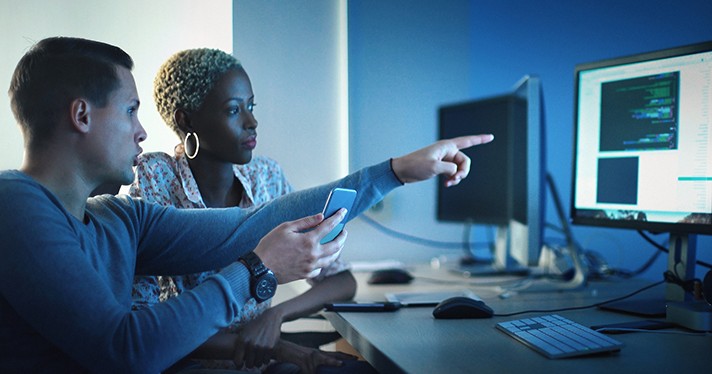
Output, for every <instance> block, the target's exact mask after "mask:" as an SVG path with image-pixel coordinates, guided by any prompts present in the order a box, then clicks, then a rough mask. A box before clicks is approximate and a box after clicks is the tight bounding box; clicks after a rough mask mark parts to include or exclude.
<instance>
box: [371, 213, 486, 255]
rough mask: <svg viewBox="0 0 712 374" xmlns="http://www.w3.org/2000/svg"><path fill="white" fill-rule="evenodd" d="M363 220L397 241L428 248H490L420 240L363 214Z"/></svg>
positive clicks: (463, 243) (468, 243)
mask: <svg viewBox="0 0 712 374" xmlns="http://www.w3.org/2000/svg"><path fill="white" fill-rule="evenodd" d="M358 218H360V219H361V220H363V221H364V222H366V223H368V224H369V225H371V226H372V227H374V228H375V229H377V230H379V231H381V232H382V233H384V234H386V235H388V236H391V237H394V238H396V239H401V240H405V241H408V242H412V243H416V244H421V245H424V246H428V247H435V248H450V249H454V248H457V249H462V248H463V247H465V248H468V247H469V248H472V247H475V246H487V247H488V248H489V245H490V243H482V242H467V243H465V242H446V241H439V240H432V239H425V238H420V237H417V236H414V235H410V234H405V233H402V232H399V231H396V230H393V229H391V228H388V227H386V226H384V225H383V224H381V223H380V222H378V221H376V220H375V219H373V218H371V217H369V216H368V215H367V214H361V215H359V216H358Z"/></svg>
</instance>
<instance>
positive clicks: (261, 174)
mask: <svg viewBox="0 0 712 374" xmlns="http://www.w3.org/2000/svg"><path fill="white" fill-rule="evenodd" d="M233 172H234V174H235V178H237V179H238V180H239V181H240V183H242V186H243V188H244V193H243V194H242V201H241V202H240V205H239V206H240V207H241V208H248V207H251V206H253V205H259V204H262V203H265V202H267V201H269V200H271V199H274V198H276V197H279V196H281V195H284V194H287V193H289V192H291V191H292V190H293V189H292V186H291V185H290V184H289V182H288V181H287V178H286V177H285V175H284V172H283V170H282V168H281V167H280V166H279V164H277V162H276V161H274V160H272V159H270V158H267V157H260V156H257V157H254V158H253V159H252V161H251V162H250V163H248V164H246V165H234V166H233ZM135 173H136V178H135V180H134V182H133V183H132V184H131V185H130V186H129V187H128V193H129V194H130V195H131V196H134V197H140V198H143V199H145V200H147V201H151V202H155V203H158V204H160V205H163V206H169V205H172V206H175V207H177V208H188V209H191V208H192V209H197V208H206V205H205V203H204V202H203V199H202V197H201V195H200V191H199V190H198V184H197V182H196V181H195V178H194V177H193V173H192V171H191V170H190V166H189V165H188V160H187V158H186V156H185V151H184V149H183V145H182V144H179V145H177V146H176V147H175V156H174V157H172V156H170V155H168V154H166V153H163V152H151V153H145V154H143V155H141V156H140V158H139V162H138V165H137V166H136V171H135ZM122 192H126V191H125V189H123V190H122ZM348 268H349V266H348V264H346V263H344V262H341V261H340V260H338V259H337V260H336V261H334V262H333V263H332V264H331V265H330V266H329V267H328V268H324V269H323V270H322V271H321V273H320V274H319V275H318V276H317V278H314V279H310V280H309V281H310V282H314V281H319V280H321V279H323V278H324V277H328V276H330V275H334V274H337V273H340V272H342V271H345V270H347V269H348ZM216 271H217V270H216ZM214 273H215V271H208V272H204V273H198V274H190V275H181V276H170V277H169V276H140V277H136V278H135V279H134V285H133V290H132V297H133V308H134V309H140V308H143V307H148V306H151V305H153V304H156V303H158V302H162V301H165V300H167V299H169V298H171V297H173V296H176V295H178V294H180V293H182V292H183V291H186V290H189V289H191V288H193V287H195V286H197V285H199V284H200V283H202V282H203V281H204V280H205V279H206V278H207V277H209V276H210V275H212V274H214ZM269 305H270V301H269V300H268V301H265V302H264V303H261V304H258V303H257V302H256V301H255V300H254V299H252V298H251V299H250V300H248V301H247V303H245V306H244V308H243V309H242V311H241V312H240V314H239V316H238V317H237V319H236V320H235V321H234V322H233V325H232V326H231V328H230V329H231V330H235V329H237V328H239V325H240V324H242V323H244V322H246V321H249V320H252V319H254V318H255V317H256V316H257V315H259V314H260V313H261V312H262V311H264V310H265V309H266V308H268V307H269Z"/></svg>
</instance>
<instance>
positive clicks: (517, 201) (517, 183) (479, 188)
mask: <svg viewBox="0 0 712 374" xmlns="http://www.w3.org/2000/svg"><path fill="white" fill-rule="evenodd" d="M543 104H544V103H543V96H542V88H541V81H540V79H539V78H538V77H535V76H526V77H524V78H522V79H521V80H520V81H519V82H517V84H516V85H515V87H514V88H513V90H512V91H511V92H509V93H506V94H504V95H498V96H493V97H487V98H483V99H478V100H472V101H468V102H463V103H458V104H452V105H446V106H442V107H440V108H439V112H438V116H439V132H440V134H439V135H440V139H445V138H451V137H456V136H461V135H469V134H480V133H491V134H493V135H494V139H495V140H494V141H493V142H492V143H489V144H487V145H483V146H480V147H475V148H470V149H468V150H465V151H464V152H465V154H467V155H468V156H469V157H470V159H471V160H472V165H471V170H470V175H469V176H468V178H466V179H464V180H463V181H462V182H461V183H460V184H459V185H458V186H455V187H451V188H445V187H444V186H443V184H442V183H440V184H438V191H437V219H438V220H439V221H445V222H461V223H465V224H484V225H494V226H495V227H496V230H497V234H496V238H495V245H494V246H495V248H494V254H493V262H492V264H491V265H489V266H485V267H484V269H483V267H482V266H478V268H477V269H468V268H467V267H463V268H462V269H461V270H462V271H465V272H470V273H485V274H487V273H494V274H497V273H519V272H522V271H523V270H526V268H527V267H530V266H536V265H537V264H538V260H539V254H540V252H541V249H542V246H543V244H544V217H545V215H544V210H545V206H546V204H545V196H546V190H545V181H546V166H545V165H546V162H545V155H546V144H545V138H544V135H545V126H544V105H543ZM488 269H489V271H488Z"/></svg>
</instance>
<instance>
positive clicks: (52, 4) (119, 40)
mask: <svg viewBox="0 0 712 374" xmlns="http://www.w3.org/2000/svg"><path fill="white" fill-rule="evenodd" d="M49 36H76V37H83V38H88V39H95V40H99V41H103V42H107V43H110V44H114V45H117V46H119V47H121V48H122V49H124V50H125V51H126V52H127V53H128V54H129V55H131V57H133V59H134V64H135V68H134V71H133V72H134V76H135V78H136V85H137V86H138V91H139V97H140V99H141V108H140V110H139V118H140V120H141V122H142V124H143V125H144V127H145V128H146V131H147V133H148V139H147V140H146V141H145V142H144V143H143V148H144V150H145V151H154V150H162V151H167V152H169V153H172V151H173V146H174V145H175V144H177V143H178V138H177V137H176V135H175V134H173V133H172V132H171V131H170V130H168V127H167V126H166V125H165V124H164V123H163V120H161V117H160V116H159V115H158V112H157V111H156V109H155V105H154V103H153V97H152V86H153V78H154V76H155V74H156V72H157V71H158V67H159V66H160V65H161V63H163V61H165V60H166V59H167V58H168V57H169V56H170V55H171V54H173V53H175V52H178V51H179V50H182V49H186V48H197V47H212V48H220V49H223V50H225V51H227V52H231V51H232V1H230V0H211V1H199V0H151V1H141V0H121V1H112V0H67V1H46V0H23V1H14V0H0V50H2V55H1V56H2V57H1V58H2V59H1V60H0V88H2V90H1V91H2V92H3V93H2V95H0V127H1V128H2V132H0V133H1V134H2V136H0V170H2V169H9V168H17V167H19V166H20V165H21V163H22V149H23V148H22V135H21V133H20V130H19V128H18V127H17V125H16V123H15V119H14V117H13V116H12V111H11V110H10V104H9V98H8V96H7V94H6V92H7V88H8V87H9V85H10V78H11V76H12V72H13V71H14V69H15V66H16V64H17V62H18V61H19V59H20V58H21V57H22V55H23V54H24V52H25V51H26V50H27V49H28V48H29V47H30V46H32V44H34V42H36V41H39V40H41V39H43V38H45V37H49Z"/></svg>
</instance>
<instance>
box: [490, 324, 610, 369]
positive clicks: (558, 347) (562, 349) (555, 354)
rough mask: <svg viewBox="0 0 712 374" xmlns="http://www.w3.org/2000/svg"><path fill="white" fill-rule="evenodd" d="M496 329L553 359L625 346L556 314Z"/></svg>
mask: <svg viewBox="0 0 712 374" xmlns="http://www.w3.org/2000/svg"><path fill="white" fill-rule="evenodd" d="M496 327H497V329H499V330H500V331H503V332H504V333H505V334H507V335H509V336H511V337H513V338H514V339H517V340H518V341H520V342H522V343H524V345H526V346H527V347H529V348H532V349H533V350H535V351H537V352H539V353H541V354H543V355H544V356H546V357H548V358H551V359H557V358H565V357H575V356H583V355H589V354H594V353H602V352H614V351H619V350H620V349H621V348H623V343H621V342H619V341H617V340H615V339H611V338H609V337H608V336H606V335H603V334H601V333H600V332H597V331H594V330H592V329H590V328H588V327H586V326H583V325H581V324H579V323H576V322H573V321H571V320H568V319H566V318H564V317H561V316H559V315H556V314H551V315H545V316H541V317H533V318H524V319H518V320H512V321H507V322H500V323H498V324H497V325H496Z"/></svg>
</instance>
